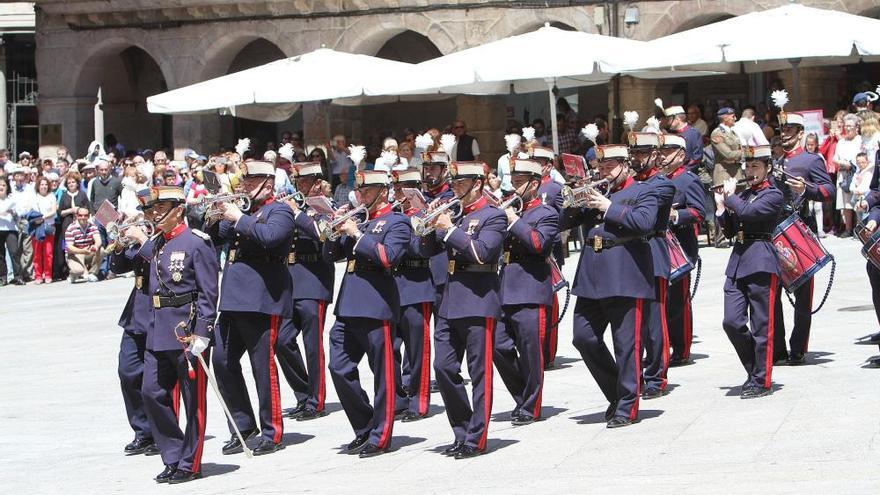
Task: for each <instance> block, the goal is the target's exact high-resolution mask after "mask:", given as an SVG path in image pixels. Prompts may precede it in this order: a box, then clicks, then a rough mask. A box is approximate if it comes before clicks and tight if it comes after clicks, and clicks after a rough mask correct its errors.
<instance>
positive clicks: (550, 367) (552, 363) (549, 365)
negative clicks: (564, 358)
mask: <svg viewBox="0 0 880 495" xmlns="http://www.w3.org/2000/svg"><path fill="white" fill-rule="evenodd" d="M555 369H556V362H555V361H547V362H546V363H544V371H550V370H555Z"/></svg>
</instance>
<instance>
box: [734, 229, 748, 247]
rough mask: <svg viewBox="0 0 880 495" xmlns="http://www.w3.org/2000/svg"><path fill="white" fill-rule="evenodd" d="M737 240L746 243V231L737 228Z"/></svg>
mask: <svg viewBox="0 0 880 495" xmlns="http://www.w3.org/2000/svg"><path fill="white" fill-rule="evenodd" d="M736 242H738V243H740V244H745V242H746V233H745V232H743V231H742V230H737V231H736Z"/></svg>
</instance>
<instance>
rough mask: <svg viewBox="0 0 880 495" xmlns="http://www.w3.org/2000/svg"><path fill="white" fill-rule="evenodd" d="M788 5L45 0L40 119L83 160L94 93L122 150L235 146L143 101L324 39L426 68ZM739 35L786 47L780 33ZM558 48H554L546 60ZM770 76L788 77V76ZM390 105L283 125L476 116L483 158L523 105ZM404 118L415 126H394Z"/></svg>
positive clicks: (226, 131)
mask: <svg viewBox="0 0 880 495" xmlns="http://www.w3.org/2000/svg"><path fill="white" fill-rule="evenodd" d="M784 3H787V0H769V1H768V0H714V1H710V0H682V1H642V2H627V3H625V2H598V1H565V2H559V1H514V2H501V1H482V2H480V1H472V2H467V1H466V0H450V1H442V0H430V1H429V0H380V1H366V0H327V1H317V0H292V1H273V0H238V1H233V0H213V1H209V0H151V1H146V0H100V1H99V0H37V2H36V9H37V17H36V40H37V54H36V60H37V73H38V78H39V82H40V98H39V118H40V124H41V126H44V128H46V129H52V135H53V136H60V141H61V142H63V144H65V145H67V146H68V147H70V148H71V149H73V150H76V152H77V153H82V152H83V150H85V149H86V147H87V146H88V143H89V142H90V141H91V140H92V139H93V138H94V123H93V119H94V107H95V104H96V102H97V98H96V96H97V90H98V88H99V87H100V88H101V89H102V100H103V111H104V115H105V129H106V132H113V133H114V134H115V135H116V137H117V138H119V140H120V141H121V142H122V143H123V144H126V145H128V146H129V147H130V148H146V147H149V148H156V147H165V148H169V149H171V148H173V149H175V150H176V151H178V152H179V151H181V150H183V149H185V148H195V149H197V150H200V151H210V150H213V149H217V148H218V147H220V146H229V145H231V144H232V143H234V139H233V138H234V137H236V136H235V133H236V132H242V131H247V130H248V127H247V125H248V124H247V123H241V122H234V120H233V119H232V117H228V116H226V117H224V116H220V115H178V116H159V115H151V114H148V113H147V111H146V104H145V98H146V97H147V96H149V95H151V94H156V93H159V92H162V91H165V90H167V89H173V88H178V87H182V86H186V85H189V84H193V83H196V82H199V81H203V80H205V79H209V78H213V77H217V76H221V75H224V74H227V73H230V72H234V71H235V70H240V69H244V68H247V67H252V66H254V65H257V64H260V63H264V62H268V61H270V60H274V59H277V58H280V57H283V56H294V55H297V54H301V53H305V52H308V51H311V50H314V49H316V48H319V47H321V46H322V45H323V46H327V47H330V48H334V49H337V50H342V51H348V52H354V53H364V54H368V55H377V54H379V55H380V56H387V57H389V58H395V59H398V60H404V61H410V62H418V61H421V60H424V59H427V58H430V57H431V56H435V55H438V54H447V53H451V52H454V51H457V50H461V49H464V48H467V47H471V46H475V45H478V44H481V43H485V42H488V41H491V40H495V39H499V38H503V37H506V36H510V35H515V34H520V33H524V32H528V31H530V30H534V29H536V28H538V27H540V26H541V25H543V24H544V23H553V24H554V25H557V26H562V27H567V28H572V29H577V30H580V31H585V32H592V33H601V34H616V35H617V36H624V37H628V38H633V39H641V40H647V39H653V38H657V37H660V36H664V35H667V34H671V33H674V32H678V31H681V30H684V29H689V28H692V27H696V26H700V25H703V24H707V23H710V22H714V21H717V20H720V19H724V18H727V17H731V16H736V15H740V14H744V13H747V12H751V11H753V10H756V9H766V8H771V7H774V6H778V5H782V4H784ZM804 3H805V4H808V5H814V6H820V7H825V8H834V9H838V10H844V11H848V12H851V13H856V14H862V15H869V16H874V17H876V16H877V15H878V13H880V7H878V4H877V1H876V0H846V1H843V0H815V1H813V0H809V1H805V2H804ZM627 8H630V9H632V8H635V9H637V11H638V23H631V22H625V18H626V17H627V14H632V13H633V11H629V12H627ZM743 34H744V35H749V34H752V35H756V36H765V37H766V38H767V41H768V43H775V42H779V41H778V33H743ZM804 35H805V36H806V35H813V34H811V33H805V34H804ZM564 49H565V47H547V50H548V52H551V51H554V50H564ZM572 56H577V54H572ZM513 62H514V61H512V63H513ZM521 62H527V61H521ZM789 72H790V71H789ZM303 77H308V75H307V74H304V75H303ZM776 77H778V78H779V79H781V80H783V82H787V83H788V84H790V83H791V81H790V74H788V73H787V72H785V71H783V72H780V73H778V74H777V75H776ZM845 79H846V74H845V71H844V69H843V68H841V67H832V68H817V69H812V68H810V69H802V70H801V77H800V85H801V87H802V89H801V94H802V95H803V97H802V99H803V106H805V107H810V108H824V109H826V111H831V110H833V109H834V108H835V107H836V104H837V98H838V96H839V94H840V93H841V92H845V91H846V88H845V87H843V86H845V85H846V83H845V82H841V81H842V80H845ZM291 84H295V81H291ZM766 86H767V81H766V79H764V78H763V77H761V76H758V77H757V78H756V77H755V76H746V75H733V76H724V77H722V78H711V79H701V80H699V81H696V80H691V81H668V80H667V81H655V80H637V79H632V78H628V77H624V78H621V80H620V83H619V88H613V87H612V86H611V85H605V86H601V87H593V88H584V89H582V90H580V91H579V92H578V93H579V96H580V103H581V104H580V105H579V107H580V112H581V116H582V117H585V116H589V115H592V114H595V113H607V112H609V109H611V110H612V111H613V110H614V109H615V108H619V109H635V110H638V111H639V112H640V113H642V112H643V115H648V114H649V113H650V112H651V107H652V103H651V102H652V101H653V99H654V98H655V97H656V96H660V97H664V98H671V99H673V100H674V99H676V98H678V99H687V101H694V100H696V101H702V100H706V99H711V98H716V97H729V96H731V93H734V96H736V97H737V98H740V99H742V100H743V101H754V100H755V99H758V98H763V97H764V95H763V92H764V91H765V89H766ZM615 98H619V102H616V101H615ZM545 99H546V98H545ZM395 105H397V106H394V105H389V106H383V108H382V109H376V108H368V107H365V108H348V107H346V108H341V107H336V106H331V105H327V104H325V103H310V104H305V105H303V111H302V113H301V115H300V116H298V117H296V119H301V120H297V121H296V122H290V123H288V124H289V125H301V126H302V128H303V129H304V131H305V137H306V140H307V141H310V142H319V141H322V140H324V139H326V138H327V137H328V136H329V135H330V134H335V133H338V132H342V133H345V134H347V135H349V136H352V137H353V138H354V140H356V141H357V140H363V139H366V136H365V135H366V134H367V133H368V131H369V129H370V128H371V127H370V126H373V127H375V126H376V125H377V121H387V122H385V123H384V124H383V125H385V124H387V125H397V126H399V127H400V128H402V127H404V126H412V127H419V126H421V125H425V124H427V121H428V120H429V119H431V118H433V119H435V121H434V122H433V124H434V125H440V126H442V125H445V124H446V123H447V121H448V120H450V119H452V118H460V119H464V120H465V121H467V122H468V125H469V128H470V131H471V134H473V135H475V136H476V137H477V138H478V139H479V140H480V141H481V142H482V143H483V147H484V148H485V149H486V151H487V155H492V154H497V153H499V152H500V151H501V150H500V148H501V147H502V144H503V140H502V139H501V138H500V135H501V133H502V132H503V130H504V126H505V123H506V122H507V120H508V119H510V118H519V117H520V115H511V111H512V110H511V108H515V107H516V105H512V104H511V103H510V98H509V97H500V96H499V97H468V96H459V97H454V98H451V99H449V100H446V101H441V102H432V103H427V104H416V105H413V104H403V103H401V104H395ZM407 105H408V106H407ZM544 107H546V104H545V105H544ZM542 112H543V111H532V112H531V113H530V115H531V116H532V117H535V116H540V115H542V114H543V113H542ZM398 118H399V119H401V120H406V119H407V118H410V119H411V122H399V123H394V122H391V120H394V119H398ZM45 126H51V127H45ZM276 129H277V130H280V127H276ZM59 131H60V132H59ZM56 140H57V139H56ZM61 142H44V143H42V145H43V147H51V146H54V145H58V144H61ZM487 157H489V158H490V159H491V157H490V156H487Z"/></svg>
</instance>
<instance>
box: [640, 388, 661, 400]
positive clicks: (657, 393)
mask: <svg viewBox="0 0 880 495" xmlns="http://www.w3.org/2000/svg"><path fill="white" fill-rule="evenodd" d="M660 397H663V391H662V390H660V389H659V388H657V387H648V388H646V389H645V391H644V392H642V399H645V400H651V399H658V398H660Z"/></svg>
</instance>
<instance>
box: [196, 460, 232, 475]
mask: <svg viewBox="0 0 880 495" xmlns="http://www.w3.org/2000/svg"><path fill="white" fill-rule="evenodd" d="M240 467H241V466H239V465H237V464H214V463H213V462H205V463H202V477H204V478H209V477H211V476H219V475H221V474H226V473H231V472H233V471H238V470H239V468H240Z"/></svg>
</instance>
